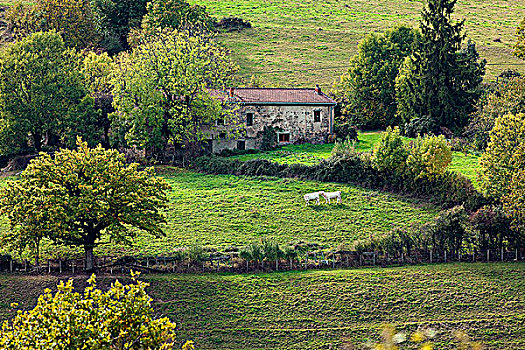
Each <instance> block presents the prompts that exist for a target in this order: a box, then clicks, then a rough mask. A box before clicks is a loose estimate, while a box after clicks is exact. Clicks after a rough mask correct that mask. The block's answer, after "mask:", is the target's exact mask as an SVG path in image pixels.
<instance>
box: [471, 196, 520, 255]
mask: <svg viewBox="0 0 525 350" xmlns="http://www.w3.org/2000/svg"><path fill="white" fill-rule="evenodd" d="M469 222H470V224H471V225H472V229H473V230H474V232H476V237H475V239H474V240H473V241H474V245H475V246H476V247H478V248H479V250H480V251H481V252H485V251H487V249H491V250H495V251H500V249H501V248H502V247H504V246H507V247H508V246H509V244H508V243H511V244H512V243H518V242H516V239H515V238H516V237H517V236H518V232H517V231H515V230H512V229H511V220H510V217H509V216H508V215H507V214H506V212H505V210H504V209H503V207H502V206H501V205H485V206H483V207H481V208H479V209H478V210H477V211H476V212H474V213H472V214H471V215H470V217H469ZM511 248H512V247H511Z"/></svg>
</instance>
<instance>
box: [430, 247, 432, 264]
mask: <svg viewBox="0 0 525 350" xmlns="http://www.w3.org/2000/svg"><path fill="white" fill-rule="evenodd" d="M430 263H431V264H432V249H430Z"/></svg>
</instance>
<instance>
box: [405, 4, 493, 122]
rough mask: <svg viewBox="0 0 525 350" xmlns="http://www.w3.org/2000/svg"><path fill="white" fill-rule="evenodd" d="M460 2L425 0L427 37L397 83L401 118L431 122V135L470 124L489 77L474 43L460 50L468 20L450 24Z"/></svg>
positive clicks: (422, 26)
mask: <svg viewBox="0 0 525 350" xmlns="http://www.w3.org/2000/svg"><path fill="white" fill-rule="evenodd" d="M455 4H456V0H427V1H426V5H425V7H424V9H423V11H422V20H421V21H420V29H421V33H422V35H423V38H422V40H421V41H420V42H419V45H418V48H417V49H416V50H415V52H414V54H413V55H412V56H409V57H408V58H407V59H406V60H405V64H404V67H403V68H402V69H401V71H400V74H399V76H398V78H397V82H396V97H397V102H398V112H397V113H398V117H399V119H400V120H402V121H403V122H404V123H409V122H410V121H411V120H412V119H414V118H427V119H428V120H429V121H430V123H428V127H427V129H430V130H424V131H426V132H428V131H433V132H435V131H439V127H447V128H449V129H452V130H459V129H461V128H462V127H464V126H465V125H466V123H467V122H468V115H469V113H471V112H473V110H474V108H473V106H474V104H475V102H476V98H477V97H478V94H477V92H476V88H477V87H478V85H479V84H480V83H481V81H482V76H483V75H484V73H485V61H484V60H482V61H480V60H479V55H478V53H477V51H476V48H475V45H474V43H472V42H470V41H469V42H468V43H467V45H466V46H465V47H462V43H463V40H464V39H465V35H464V33H463V24H464V21H460V22H456V23H453V22H452V20H451V16H452V13H453V12H454V6H455Z"/></svg>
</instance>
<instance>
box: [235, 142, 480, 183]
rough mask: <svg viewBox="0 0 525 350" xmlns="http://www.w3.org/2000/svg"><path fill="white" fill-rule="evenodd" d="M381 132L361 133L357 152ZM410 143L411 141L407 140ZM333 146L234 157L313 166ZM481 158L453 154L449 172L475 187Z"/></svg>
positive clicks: (296, 147)
mask: <svg viewBox="0 0 525 350" xmlns="http://www.w3.org/2000/svg"><path fill="white" fill-rule="evenodd" d="M380 134H381V133H380V132H360V133H359V142H356V143H355V150H356V151H358V152H367V151H370V150H371V149H372V148H373V147H374V145H375V144H376V142H378V141H379V138H380ZM405 140H406V141H407V142H408V141H409V140H410V139H409V138H405ZM333 147H334V145H333V144H324V145H312V144H303V145H286V146H283V147H281V148H279V149H276V150H272V151H267V152H260V153H255V154H243V155H238V156H234V158H236V159H239V160H241V161H246V160H250V159H259V158H260V159H268V160H271V161H274V162H278V163H282V164H291V163H302V164H307V165H312V164H315V163H317V162H318V161H319V160H320V159H326V158H329V157H330V152H331V151H332V148H333ZM478 161H479V156H478V155H476V154H473V153H466V154H465V153H463V152H453V154H452V163H451V164H450V166H449V170H451V171H456V172H458V173H461V174H463V175H465V176H466V177H468V178H469V179H470V180H471V181H472V182H473V183H474V185H476V183H477V170H478V169H479V164H478Z"/></svg>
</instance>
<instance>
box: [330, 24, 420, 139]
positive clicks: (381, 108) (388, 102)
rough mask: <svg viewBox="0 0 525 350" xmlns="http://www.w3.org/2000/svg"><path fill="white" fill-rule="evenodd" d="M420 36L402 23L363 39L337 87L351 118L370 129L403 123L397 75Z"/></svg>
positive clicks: (347, 114)
mask: <svg viewBox="0 0 525 350" xmlns="http://www.w3.org/2000/svg"><path fill="white" fill-rule="evenodd" d="M419 36H420V34H419V32H418V31H417V30H415V29H412V28H410V27H405V26H398V27H395V28H393V29H389V30H387V31H386V32H385V33H383V34H375V33H372V34H369V35H367V36H366V37H365V38H364V39H363V40H362V41H361V42H360V43H359V46H358V53H357V55H355V56H354V57H352V59H351V60H350V67H349V69H348V72H347V73H345V74H343V76H342V77H341V80H340V82H339V83H337V84H336V87H335V89H336V91H337V95H339V96H338V97H339V99H340V100H343V101H345V104H344V107H343V115H345V120H346V121H347V122H350V123H351V124H352V125H355V126H357V127H360V128H367V129H374V128H384V127H386V126H394V125H398V124H399V121H398V120H397V119H396V117H395V115H396V101H395V78H396V76H397V75H398V71H399V67H400V65H401V64H402V63H403V60H404V58H405V57H407V56H408V55H410V54H412V51H413V48H414V46H415V43H416V42H417V41H418V40H419Z"/></svg>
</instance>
